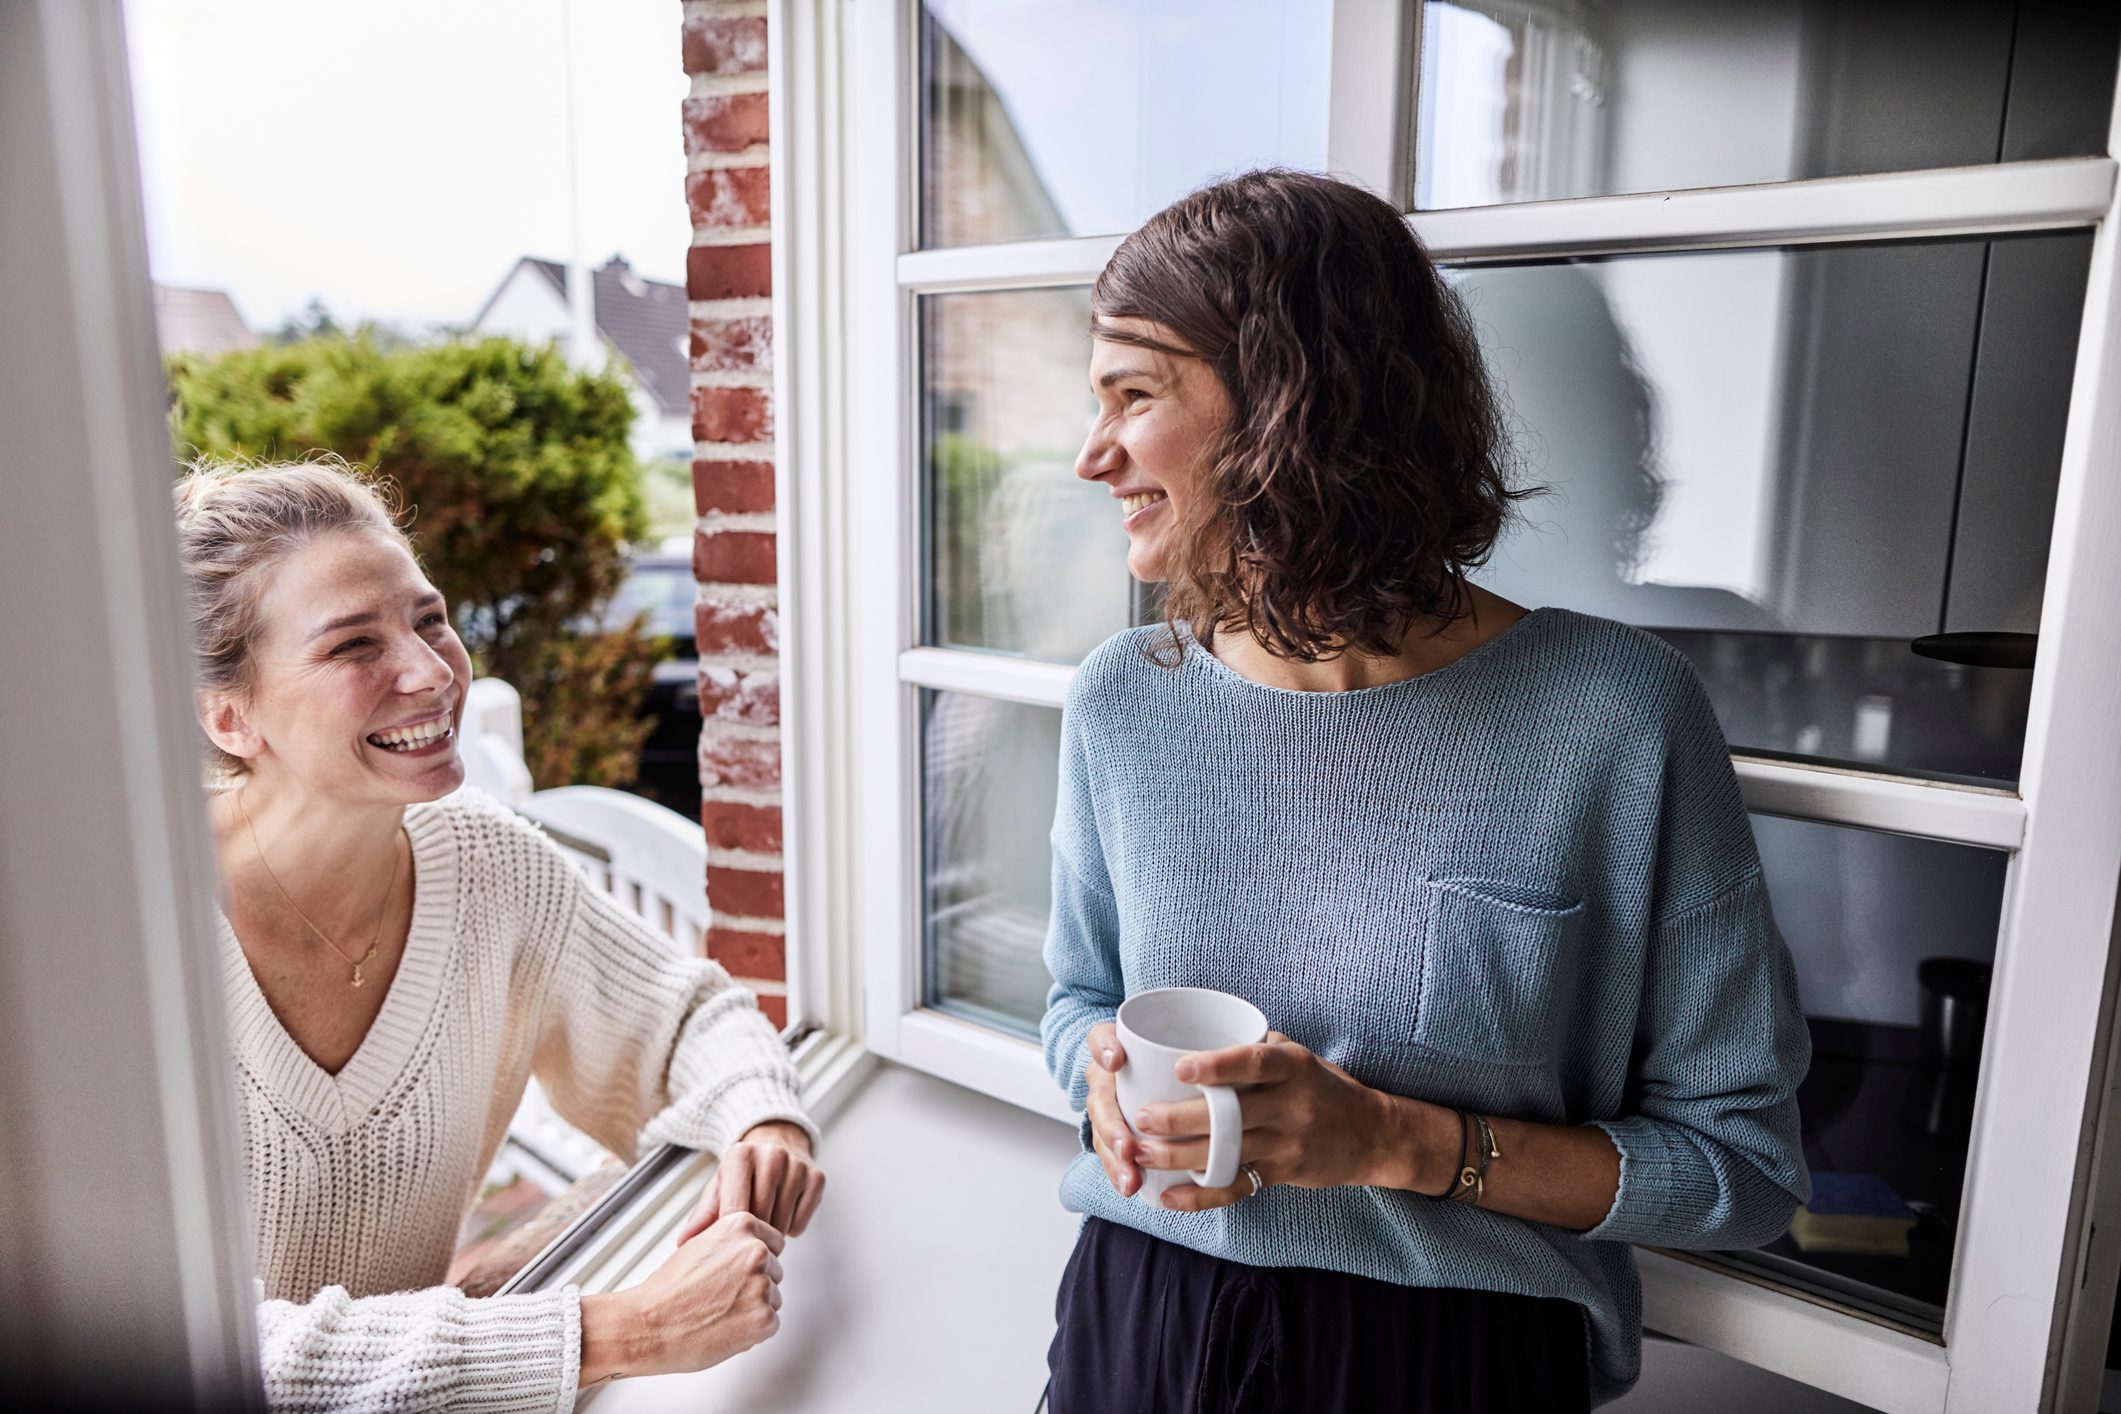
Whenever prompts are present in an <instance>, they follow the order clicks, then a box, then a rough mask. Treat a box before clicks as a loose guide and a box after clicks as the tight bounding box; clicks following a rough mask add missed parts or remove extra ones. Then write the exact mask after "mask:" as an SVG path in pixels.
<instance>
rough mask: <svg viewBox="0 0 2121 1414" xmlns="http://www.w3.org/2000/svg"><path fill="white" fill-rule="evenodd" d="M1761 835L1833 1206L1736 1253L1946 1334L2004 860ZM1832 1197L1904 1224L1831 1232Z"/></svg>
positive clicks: (1875, 836) (1813, 1155) (1836, 837)
mask: <svg viewBox="0 0 2121 1414" xmlns="http://www.w3.org/2000/svg"><path fill="white" fill-rule="evenodd" d="M1753 834H1754V838H1755V839H1757V840H1758V841H1759V844H1760V858H1761V864H1762V866H1763V867H1764V869H1765V870H1766V875H1767V882H1768V892H1769V896H1770V897H1771V898H1772V900H1773V902H1774V909H1775V921H1776V923H1777V924H1778V925H1779V926H1780V927H1781V929H1782V935H1783V937H1784V939H1785V940H1786V941H1787V942H1788V943H1789V947H1790V953H1791V956H1792V957H1793V958H1794V959H1795V961H1796V964H1797V985H1798V992H1799V994H1800V996H1801V997H1802V1000H1803V1004H1804V1010H1805V1015H1806V1017H1807V1019H1808V1020H1809V1022H1810V1024H1811V1031H1812V1052H1813V1054H1812V1069H1811V1073H1810V1075H1809V1076H1808V1077H1807V1078H1806V1079H1805V1082H1804V1085H1803V1088H1802V1089H1801V1090H1800V1091H1799V1094H1798V1107H1799V1109H1800V1111H1801V1112H1802V1115H1803V1122H1804V1148H1805V1157H1806V1159H1807V1161H1808V1162H1809V1163H1810V1165H1811V1168H1812V1174H1813V1181H1814V1184H1815V1186H1817V1187H1818V1188H1819V1190H1820V1195H1821V1196H1820V1197H1818V1198H1815V1200H1814V1205H1813V1206H1814V1208H1815V1210H1817V1211H1815V1212H1814V1213H1813V1214H1811V1215H1810V1216H1806V1215H1800V1217H1799V1219H1798V1221H1797V1222H1796V1223H1795V1224H1794V1225H1793V1227H1792V1230H1791V1233H1789V1234H1786V1235H1784V1236H1783V1237H1780V1238H1778V1239H1776V1240H1775V1241H1774V1242H1773V1243H1771V1244H1769V1245H1768V1246H1767V1247H1764V1248H1762V1249H1760V1251H1759V1252H1757V1253H1749V1254H1743V1255H1734V1256H1732V1258H1731V1259H1732V1260H1734V1261H1737V1262H1739V1263H1740V1264H1741V1265H1745V1266H1749V1267H1753V1268H1755V1269H1760V1270H1765V1271H1767V1272H1769V1273H1770V1274H1772V1275H1774V1276H1775V1277H1776V1278H1777V1279H1778V1280H1784V1281H1796V1282H1797V1283H1798V1284H1800V1285H1802V1286H1805V1287H1807V1288H1810V1289H1813V1290H1819V1291H1823V1292H1825V1293H1827V1294H1829V1295H1831V1296H1833V1297H1834V1298H1835V1299H1837V1300H1841V1301H1845V1302H1848V1303H1850V1304H1852V1305H1855V1306H1858V1307H1859V1308H1862V1309H1866V1310H1871V1311H1874V1312H1877V1313H1879V1314H1884V1315H1889V1316H1892V1317H1894V1318H1896V1319H1900V1320H1903V1321H1907V1322H1909V1323H1911V1324H1914V1325H1917V1326H1921V1327H1927V1328H1928V1329H1931V1330H1937V1329H1940V1328H1941V1326H1942V1323H1943V1318H1944V1297H1945V1290H1946V1287H1947V1284H1948V1283H1949V1280H1950V1277H1951V1265H1952V1248H1953V1244H1954V1243H1955V1241H1956V1240H1957V1234H1958V1228H1959V1202H1960V1193H1961V1190H1962V1188H1963V1186H1964V1184H1965V1179H1966V1152H1967V1138H1968V1134H1969V1132H1970V1129H1971V1126H1972V1122H1973V1104H1974V1081H1975V1077H1976V1075H1977V1073H1978V1072H1979V1069H1980V1047H1981V1040H1982V1027H1983V1025H1984V1023H1985V1020H1986V1016H1987V997H1988V981H1989V967H1990V964H1991V963H1992V962H1993V961H1994V959H1995V951H1996V930H1997V928H1998V926H1999V924H2000V922H2001V919H2002V913H2003V887H2004V873H2005V868H2006V864H2007V860H2006V858H2005V856H2004V855H2002V854H2000V853H1997V852H1995V851H1992V850H1983V849H1974V848H1971V847H1969V846H1966V845H1954V844H1941V843H1938V842H1936V841H1932V840H1915V839H1907V838H1904V837H1902V836H1898V835H1886V834H1879V833H1876V832H1874V831H1869V830H1855V829H1849V828H1846V827H1843V826H1838V825H1819V824H1811V823H1806V822H1800V821H1793V820H1776V819H1770V818H1767V817H1765V816H1755V817H1754V818H1753ZM1822 1175H1824V1176H1825V1181H1824V1182H1823V1183H1822V1182H1821V1181H1820V1180H1821V1177H1822ZM1878 1184H1883V1185H1884V1188H1883V1189H1879V1188H1878V1187H1877V1185H1878ZM1837 1187H1838V1188H1841V1189H1853V1190H1870V1191H1875V1192H1879V1193H1880V1194H1881V1196H1883V1197H1887V1198H1897V1200H1898V1201H1899V1202H1900V1203H1903V1204H1905V1212H1904V1213H1900V1212H1899V1210H1897V1209H1894V1210H1892V1211H1893V1212H1894V1213H1897V1214H1899V1216H1898V1221H1897V1222H1895V1221H1893V1220H1892V1219H1891V1218H1889V1219H1888V1221H1887V1223H1886V1224H1884V1225H1882V1226H1881V1225H1876V1224H1874V1225H1872V1227H1871V1229H1870V1230H1869V1231H1868V1232H1861V1231H1857V1232H1847V1231H1844V1232H1842V1233H1839V1234H1836V1233H1835V1232H1834V1231H1833V1226H1834V1225H1833V1223H1832V1222H1830V1221H1820V1219H1821V1218H1825V1217H1830V1216H1831V1214H1830V1213H1828V1212H1826V1211H1825V1210H1826V1209H1828V1208H1830V1207H1831V1200H1830V1197H1829V1195H1831V1194H1832V1193H1833V1192H1834V1191H1835V1190H1836V1188H1837ZM1910 1220H1911V1221H1912V1226H1909V1222H1910ZM1864 1248H1867V1249H1869V1250H1854V1249H1864Z"/></svg>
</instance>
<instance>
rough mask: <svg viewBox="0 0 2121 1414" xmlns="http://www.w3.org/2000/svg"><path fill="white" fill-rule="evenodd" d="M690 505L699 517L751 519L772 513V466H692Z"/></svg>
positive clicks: (704, 463) (704, 462)
mask: <svg viewBox="0 0 2121 1414" xmlns="http://www.w3.org/2000/svg"><path fill="white" fill-rule="evenodd" d="M692 504H693V506H694V507H695V508H696V509H697V510H698V511H699V513H700V514H701V515H709V514H711V513H713V512H715V511H720V512H722V513H723V514H724V515H752V514H757V513H760V512H765V511H771V510H772V509H773V463H772V462H725V461H709V460H708V459H706V458H705V457H702V458H700V459H699V460H698V461H695V462H694V463H693V464H692Z"/></svg>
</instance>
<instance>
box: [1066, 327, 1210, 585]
mask: <svg viewBox="0 0 2121 1414" xmlns="http://www.w3.org/2000/svg"><path fill="white" fill-rule="evenodd" d="M1098 328H1099V329H1100V330H1101V331H1109V332H1111V333H1116V334H1120V335H1123V336H1126V337H1130V338H1143V339H1149V340H1153V341H1154V342H1156V343H1158V344H1163V345H1166V346H1169V347H1172V348H1181V347H1183V346H1184V345H1183V341H1181V340H1180V339H1179V338H1178V336H1177V335H1175V334H1173V333H1172V332H1171V331H1170V330H1169V329H1166V328H1165V327H1164V326H1163V325H1161V324H1156V323H1153V322H1151V321H1149V320H1146V319H1101V320H1099V321H1098ZM1090 388H1091V391H1092V392H1094V393H1095V394H1096V395H1097V421H1096V423H1095V424H1094V425H1093V426H1092V427H1091V429H1090V436H1089V439H1088V440H1087V441H1085V442H1084V443H1083V450H1082V454H1081V455H1080V456H1078V457H1077V458H1076V459H1075V474H1076V475H1077V476H1080V477H1082V478H1083V479H1084V480H1085V481H1095V482H1099V483H1101V484H1102V485H1104V486H1106V487H1107V488H1109V489H1110V490H1111V492H1112V494H1113V495H1114V496H1117V497H1119V498H1120V504H1121V507H1122V514H1123V515H1124V516H1125V519H1124V520H1123V521H1122V522H1121V524H1122V525H1123V526H1124V527H1125V529H1126V532H1127V541H1128V545H1127V568H1128V570H1129V571H1131V572H1132V573H1133V575H1134V577H1135V578H1136V579H1140V580H1145V581H1151V582H1154V581H1161V580H1164V579H1166V578H1168V577H1169V569H1170V567H1171V565H1172V563H1173V561H1174V558H1175V555H1174V546H1175V537H1176V536H1178V535H1179V534H1182V533H1183V527H1184V526H1185V525H1186V524H1188V523H1189V521H1190V519H1191V517H1192V516H1193V514H1194V513H1195V512H1196V511H1197V510H1198V509H1200V507H1199V506H1198V498H1199V497H1200V496H1202V495H1204V494H1206V486H1207V472H1208V468H1209V465H1210V463H1211V462H1212V460H1213V458H1214V456H1215V452H1216V448H1217V447H1218V446H1220V445H1221V442H1222V437H1223V432H1224V429H1225V428H1227V427H1228V426H1229V423H1230V416H1231V411H1232V409H1231V404H1230V395H1229V393H1228V392H1226V391H1225V390H1224V388H1223V385H1222V380H1221V379H1219V378H1217V377H1216V376H1215V371H1214V370H1213V369H1212V368H1210V367H1209V366H1208V365H1207V363H1206V362H1205V361H1203V360H1201V359H1198V358H1191V357H1181V356H1179V355H1176V354H1171V353H1166V352H1165V351H1164V350H1163V349H1157V348H1147V347H1144V346H1142V345H1140V344H1132V343H1122V342H1119V341H1117V340H1114V339H1108V338H1099V339H1097V340H1096V341H1095V342H1094V345H1093V347H1092V349H1091V353H1090Z"/></svg>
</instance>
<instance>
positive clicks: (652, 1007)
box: [532, 860, 818, 1155]
mask: <svg viewBox="0 0 2121 1414" xmlns="http://www.w3.org/2000/svg"><path fill="white" fill-rule="evenodd" d="M560 863H561V866H562V867H563V868H565V869H566V870H567V872H568V874H569V876H570V877H571V878H572V880H573V883H572V885H571V887H572V890H573V907H572V909H571V918H570V921H569V923H568V925H567V932H566V936H565V938H564V940H563V941H562V943H561V947H560V954H559V958H558V961H557V963H556V965H555V967H554V969H553V977H552V981H551V983H550V986H549V988H548V990H547V994H546V1001H545V1005H544V1010H543V1016H542V1023H541V1025H540V1027H539V1031H538V1039H537V1047H536V1051H535V1053H534V1055H533V1058H532V1070H533V1071H534V1073H535V1074H536V1075H537V1077H538V1083H539V1084H541V1085H543V1086H544V1087H545V1092H546V1094H547V1095H548V1096H550V1097H551V1099H552V1103H553V1107H554V1108H555V1109H557V1110H558V1111H559V1112H560V1114H561V1115H562V1116H564V1117H565V1118H566V1119H567V1120H568V1122H569V1123H571V1124H574V1125H576V1126H578V1127H580V1128H581V1129H583V1130H584V1131H586V1132H587V1133H589V1134H590V1135H592V1136H593V1137H594V1138H595V1139H596V1140H597V1141H598V1142H599V1143H601V1144H603V1145H604V1146H605V1147H607V1148H609V1149H611V1150H612V1151H613V1152H614V1153H618V1154H622V1155H631V1154H632V1153H634V1152H635V1146H636V1140H637V1139H638V1141H639V1142H640V1143H642V1144H660V1143H669V1144H680V1145H683V1146H685V1147H686V1148H690V1149H704V1150H707V1151H709V1152H712V1153H720V1152H722V1150H724V1149H726V1148H727V1147H728V1146H729V1145H730V1144H732V1143H734V1142H735V1141H736V1140H737V1139H739V1138H741V1137H742V1136H743V1134H744V1131H745V1130H747V1129H750V1128H751V1127H752V1126H753V1125H756V1124H762V1123H764V1122H766V1121H767V1120H785V1121H787V1122H788V1123H790V1124H794V1125H797V1126H799V1127H800V1128H802V1129H803V1130H804V1132H805V1133H807V1134H809V1136H810V1142H811V1144H812V1146H813V1147H814V1146H815V1145H816V1144H817V1141H818V1133H817V1127H816V1126H815V1125H813V1124H812V1123H811V1122H810V1119H809V1117H808V1116H807V1115H805V1114H804V1113H803V1108H802V1099H801V1095H800V1092H799V1089H798V1085H797V1081H796V1075H795V1067H794V1066H793V1065H792V1064H791V1063H790V1062H789V1059H788V1049H787V1047H786V1046H785V1045H783V1044H782V1042H781V1038H780V1036H779V1034H778V1033H776V1032H775V1031H774V1029H773V1025H772V1023H771V1022H769V1021H767V1020H766V1018H765V1017H764V1016H763V1015H761V1014H760V1012H759V1009H758V1002H757V1000H756V999H755V998H754V997H753V996H752V994H751V993H750V992H749V991H747V990H746V989H745V988H743V987H740V986H738V985H737V984H736V983H735V982H734V981H732V980H731V978H730V976H729V974H728V973H727V972H725V971H724V970H723V969H722V968H721V966H720V965H719V964H717V963H714V962H711V961H709V960H708V959H706V958H702V957H686V956H684V955H683V954H681V953H679V952H678V950H677V949H676V948H675V947H674V946H673V945H672V944H671V942H670V940H669V939H667V938H665V937H663V936H661V935H660V934H658V933H655V932H653V931H651V930H650V929H649V928H648V926H647V925H646V924H645V923H643V922H642V921H641V920H640V919H639V918H637V917H636V916H634V915H633V914H631V913H628V912H627V911H626V910H624V909H622V908H620V907H619V906H618V904H616V903H614V902H613V901H612V900H611V899H610V898H609V897H607V896H606V895H605V894H604V893H603V892H602V891H601V890H599V889H596V888H594V887H592V886H590V885H589V884H588V883H587V882H586V881H585V880H583V879H582V878H581V876H580V875H579V874H578V873H576V872H575V871H574V868H573V866H572V865H569V864H566V863H565V861H564V860H562V861H560Z"/></svg>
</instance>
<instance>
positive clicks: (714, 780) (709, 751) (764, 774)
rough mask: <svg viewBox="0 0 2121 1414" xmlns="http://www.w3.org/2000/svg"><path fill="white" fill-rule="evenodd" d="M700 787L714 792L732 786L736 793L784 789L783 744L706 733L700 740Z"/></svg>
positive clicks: (754, 738) (752, 738) (710, 732)
mask: <svg viewBox="0 0 2121 1414" xmlns="http://www.w3.org/2000/svg"><path fill="white" fill-rule="evenodd" d="M700 785H701V786H703V787H705V788H706V789H709V790H712V789H713V788H715V787H716V786H731V787H734V788H735V789H737V790H774V791H777V790H779V789H780V788H781V744H780V743H779V742H778V741H762V740H760V739H759V738H757V737H747V736H723V735H720V734H717V733H715V732H712V731H709V732H705V733H703V734H702V735H701V737H700Z"/></svg>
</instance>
